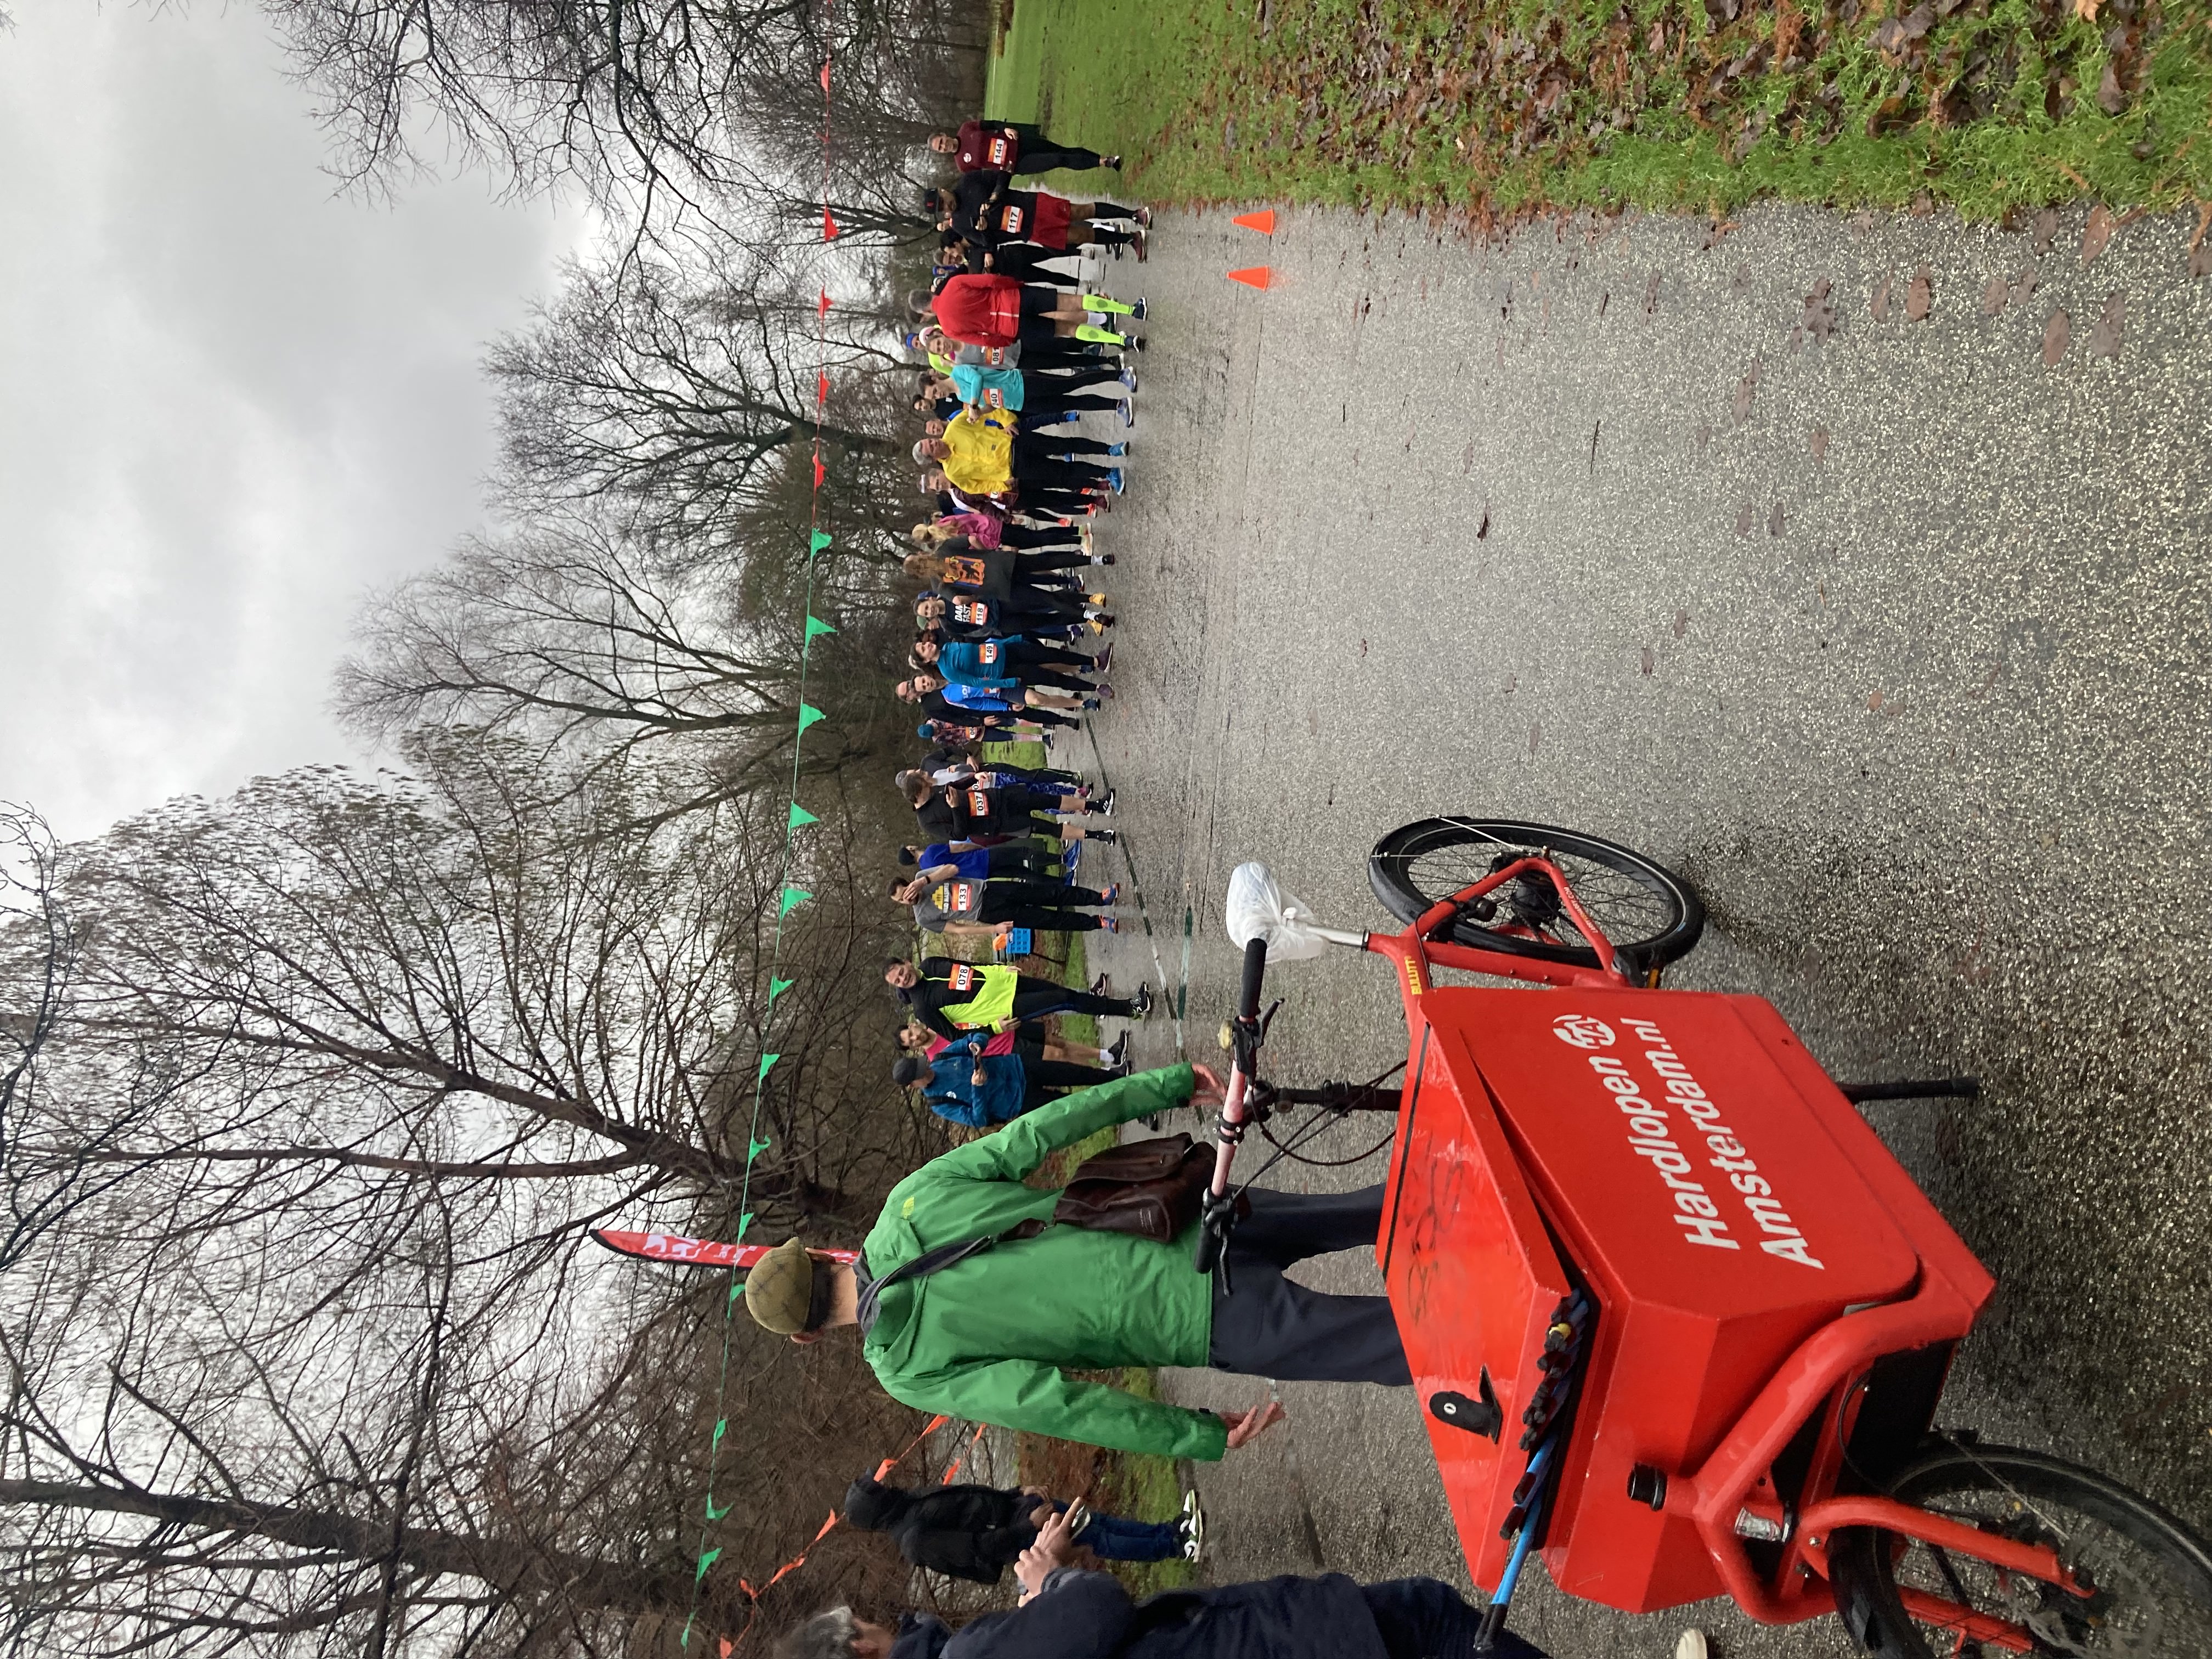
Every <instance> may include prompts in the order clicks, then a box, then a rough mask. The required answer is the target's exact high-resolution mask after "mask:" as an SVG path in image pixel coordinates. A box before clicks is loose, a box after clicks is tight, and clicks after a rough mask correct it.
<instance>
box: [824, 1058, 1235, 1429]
mask: <svg viewBox="0 0 2212 1659" xmlns="http://www.w3.org/2000/svg"><path fill="white" fill-rule="evenodd" d="M1191 1085H1192V1079H1191V1070H1190V1067H1189V1066H1169V1067H1168V1068H1166V1069H1165V1070H1164V1071H1158V1072H1144V1073H1139V1074H1138V1075H1137V1076H1135V1077H1127V1078H1116V1079H1114V1080H1113V1081H1111V1082H1109V1083H1102V1084H1100V1085H1097V1087H1096V1088H1091V1089H1082V1090H1079V1091H1076V1092H1075V1093H1073V1094H1070V1095H1064V1096H1062V1097H1060V1099H1058V1100H1054V1101H1050V1102H1048V1103H1046V1104H1044V1105H1042V1106H1040V1107H1038V1108H1037V1109H1036V1110H1035V1111H1033V1112H1030V1113H1028V1114H1026V1115H1024V1116H1021V1117H1018V1118H1016V1119H1015V1120H1014V1121H1012V1122H1011V1123H1009V1124H1007V1125H1006V1126H1005V1127H1002V1128H1000V1129H999V1130H997V1131H995V1132H994V1133H991V1134H988V1135H986V1136H984V1137H983V1139H981V1140H972V1141H970V1142H969V1143H968V1144H967V1145H966V1146H956V1147H955V1148H953V1150H952V1151H951V1152H947V1153H945V1155H944V1156H943V1157H941V1158H932V1159H931V1160H930V1161H929V1162H928V1163H927V1164H923V1165H922V1166H921V1169H919V1170H915V1172H914V1173H913V1174H912V1175H910V1176H908V1177H907V1178H906V1179H905V1180H904V1181H902V1182H899V1184H898V1185H897V1186H896V1187H894V1188H891V1194H890V1197H889V1198H888V1199H886V1200H884V1212H883V1214H882V1215H881V1216H880V1217H879V1218H878V1219H877V1222H876V1225H875V1229H874V1231H872V1232H870V1233H869V1235H868V1238H867V1243H866V1245H865V1246H863V1247H862V1250H861V1254H862V1255H864V1256H865V1257H866V1261H867V1267H868V1272H869V1273H871V1274H872V1276H874V1277H876V1278H878V1279H880V1278H881V1277H883V1276H884V1274H885V1273H889V1272H890V1270H891V1269H892V1268H894V1267H897V1266H899V1265H900V1264H901V1263H902V1262H906V1261H913V1260H914V1258H915V1257H916V1256H918V1255H921V1254H922V1253H923V1252H924V1251H925V1250H933V1249H936V1248H937V1247H938V1246H939V1245H940V1244H953V1243H959V1242H960V1241H962V1240H963V1239H969V1238H975V1237H981V1236H985V1235H993V1234H998V1233H1003V1232H1005V1231H1006V1230H1007V1229H1008V1228H1010V1227H1012V1226H1014V1225H1018V1223H1020V1222H1023V1221H1026V1220H1028V1219H1030V1218H1031V1217H1036V1218H1049V1217H1050V1216H1051V1214H1052V1209H1053V1206H1054V1203H1055V1202H1056V1201H1057V1200H1059V1197H1060V1194H1058V1193H1057V1192H1055V1191H1053V1190H1051V1189H1049V1188H1036V1187H1028V1186H1024V1185H1023V1184H1022V1177H1023V1176H1026V1175H1028V1174H1029V1173H1030V1171H1031V1170H1035V1169H1036V1167H1037V1165H1038V1164H1042V1163H1043V1162H1044V1160H1045V1158H1047V1157H1048V1155H1049V1154H1051V1153H1053V1152H1056V1151H1058V1150H1059V1149H1060V1147H1062V1146H1073V1145H1074V1144H1075V1143H1076V1142H1077V1141H1079V1140H1081V1139H1083V1138H1084V1137H1085V1135H1088V1134H1092V1133H1096V1132H1097V1131H1098V1130H1100V1129H1103V1128H1106V1127H1109V1125H1113V1124H1117V1123H1126V1122H1127V1121H1129V1120H1130V1119H1132V1118H1138V1117H1143V1116H1145V1115H1146V1114H1147V1113H1151V1112H1160V1111H1165V1110H1167V1109H1169V1108H1170V1107H1174V1106H1180V1105H1182V1104H1183V1103H1185V1102H1187V1101H1188V1100H1189V1098H1190V1094H1191ZM1196 1231H1197V1229H1196V1227H1195V1225H1194V1226H1193V1227H1192V1228H1190V1229H1189V1230H1188V1231H1186V1232H1185V1233H1184V1235H1183V1237H1181V1238H1179V1239H1177V1240H1176V1242H1175V1243H1172V1244H1155V1243H1152V1241H1151V1240H1149V1239H1143V1238H1133V1237H1129V1236H1128V1235H1127V1234H1123V1233H1105V1232H1094V1231H1090V1230H1089V1229H1086V1228H1082V1227H1069V1226H1065V1225H1062V1226H1054V1227H1049V1228H1048V1229H1046V1231H1044V1232H1042V1233H1041V1234H1039V1235H1038V1236H1037V1237H1035V1238H1029V1239H1022V1240H1018V1241H1015V1242H1012V1243H1005V1244H1000V1245H998V1246H996V1247H995V1248H994V1249H988V1250H985V1251H983V1252H982V1253H981V1255H973V1256H970V1257H969V1258H968V1259H967V1260H966V1261H960V1262H957V1263H955V1264H954V1265H953V1266H951V1267H945V1268H943V1269H940V1270H939V1272H937V1273H930V1274H927V1275H926V1276H924V1277H922V1278H920V1279H902V1280H901V1281H900V1282H899V1283H898V1284H896V1285H888V1286H886V1287H885V1288H884V1292H883V1296H882V1299H881V1302H880V1304H879V1308H878V1313H877V1316H876V1323H875V1327H874V1328H873V1329H872V1330H871V1331H870V1332H869V1333H868V1334H867V1337H866V1341H865V1342H864V1344H863V1346H862V1352H864V1353H866V1356H867V1359H868V1364H870V1365H872V1366H873V1367H874V1368H875V1373H876V1376H877V1379H878V1381H879V1382H881V1383H883V1385H884V1391H885V1392H886V1393H888V1394H889V1395H890V1396H891V1398H893V1399H894V1400H898V1401H904V1402H905V1403H906V1404H907V1405H909V1406H912V1407H915V1409H916V1410H917V1411H926V1412H944V1413H948V1414H950V1415H952V1416H956V1417H965V1418H969V1419H973V1420H975V1421H976V1422H981V1423H995V1424H998V1425H1001V1426H1002V1427H1006V1428H1010V1429H1026V1430H1028V1431H1030V1432H1031V1433H1035V1434H1049V1435H1056V1436H1058V1437H1060V1438H1061V1439H1063V1440H1080V1441H1085V1442H1087V1443H1090V1444H1091V1445H1094V1446H1111V1447H1115V1448H1116V1449H1120V1450H1122V1451H1142V1452H1158V1453H1159V1454H1160V1455H1163V1456H1166V1457H1196V1458H1203V1459H1206V1460H1207V1461H1209V1462H1211V1461H1212V1460H1215V1459H1218V1457H1219V1456H1220V1455H1221V1454H1222V1452H1223V1450H1224V1449H1225V1447H1226V1444H1227V1442H1228V1429H1227V1426H1226V1425H1225V1424H1224V1423H1223V1422H1222V1420H1221V1419H1219V1418H1218V1417H1216V1416H1214V1415H1213V1414H1212V1413H1211V1412H1200V1411H1191V1410H1188V1409H1187V1408H1185V1407H1181V1406H1168V1405H1163V1404H1161V1403H1160V1402H1158V1401H1152V1400H1140V1399H1139V1398H1138V1397H1137V1396H1136V1395H1133V1394H1128V1393H1126V1392H1124V1391H1123V1390H1121V1389H1114V1388H1109V1387H1107V1386H1106V1385H1105V1384H1103V1383H1084V1382H1079V1381H1077V1380H1076V1379H1075V1378H1073V1377H1072V1376H1069V1375H1068V1374H1067V1372H1068V1371H1069V1370H1104V1369H1107V1368H1109V1367H1111V1366H1116V1365H1204V1364H1206V1352H1207V1344H1208V1342H1209V1340H1210V1339H1211V1338H1212V1334H1213V1285H1212V1280H1211V1279H1208V1278H1207V1277H1206V1276H1205V1275H1204V1274H1202V1273H1197V1272H1194V1270H1193V1269H1192V1267H1191V1265H1190V1257H1191V1246H1192V1243H1193V1238H1194V1234H1195V1233H1196Z"/></svg>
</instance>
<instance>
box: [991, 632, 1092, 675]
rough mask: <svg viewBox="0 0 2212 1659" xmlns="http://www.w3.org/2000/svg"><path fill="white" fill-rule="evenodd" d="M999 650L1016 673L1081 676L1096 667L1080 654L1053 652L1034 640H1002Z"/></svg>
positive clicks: (1051, 648)
mask: <svg viewBox="0 0 2212 1659" xmlns="http://www.w3.org/2000/svg"><path fill="white" fill-rule="evenodd" d="M1000 652H1001V653H1002V654H1003V655H1004V657H1005V659H1006V665H1007V666H1008V667H1009V668H1012V669H1013V670H1014V671H1016V672H1017V673H1021V672H1022V671H1024V670H1030V669H1041V670H1043V671H1048V672H1050V671H1055V670H1057V671H1060V672H1064V673H1075V674H1082V673H1087V672H1088V671H1090V670H1091V669H1092V668H1093V667H1095V666H1097V665H1096V664H1095V663H1094V662H1092V660H1091V659H1090V658H1089V657H1086V656H1085V655H1083V654H1082V653H1080V652H1077V651H1059V650H1055V649H1054V648H1053V647H1051V646H1048V645H1039V644H1037V643H1036V641H1034V640H1002V641H1000ZM1024 678H1026V675H1024Z"/></svg>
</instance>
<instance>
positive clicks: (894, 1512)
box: [845, 1475, 1188, 1584]
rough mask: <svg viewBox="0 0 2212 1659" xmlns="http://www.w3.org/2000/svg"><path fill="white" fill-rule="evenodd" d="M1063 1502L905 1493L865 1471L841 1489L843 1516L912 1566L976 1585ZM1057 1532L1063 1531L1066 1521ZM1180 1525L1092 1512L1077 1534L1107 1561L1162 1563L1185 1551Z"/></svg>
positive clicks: (949, 1490)
mask: <svg viewBox="0 0 2212 1659" xmlns="http://www.w3.org/2000/svg"><path fill="white" fill-rule="evenodd" d="M1065 1509H1066V1505H1065V1504H1055V1503H1054V1501H1053V1500H1052V1498H1050V1497H1048V1495H1047V1494H1046V1493H1045V1492H1044V1491H1043V1490H1042V1488H1041V1487H1037V1486H1022V1487H1019V1488H1005V1487H999V1486H939V1487H938V1488H936V1489H935V1490H933V1491H930V1492H908V1490H906V1488H904V1487H903V1486H885V1485H884V1483H883V1482H882V1481H880V1480H872V1479H871V1478H869V1477H868V1476H866V1475H863V1476H861V1477H860V1479H859V1480H855V1481H854V1483H853V1484H852V1486H850V1487H848V1489H847V1491H846V1492H845V1521H846V1523H847V1524H848V1526H853V1527H857V1528H860V1530H861V1531H863V1532H887V1533H889V1534H890V1535H891V1539H892V1541H893V1542H895V1543H896V1544H897V1545H898V1547H899V1553H900V1554H901V1555H903V1556H904V1557H906V1559H908V1561H910V1562H912V1563H913V1564H914V1565H915V1566H917V1567H922V1568H925V1569H927V1571H931V1572H941V1573H945V1574H947V1575H949V1576H950V1577H954V1578H967V1579H971V1580H973V1581H974V1582H975V1583H978V1584H995V1583H998V1582H999V1580H1000V1578H1001V1577H1005V1575H1006V1569H1007V1568H1008V1567H1010V1566H1012V1565H1013V1564H1014V1562H1015V1561H1016V1560H1017V1559H1019V1557H1020V1555H1021V1553H1022V1552H1023V1551H1024V1550H1026V1549H1028V1548H1029V1547H1030V1546H1031V1545H1032V1544H1034V1543H1036V1541H1037V1532H1038V1528H1039V1527H1040V1526H1041V1525H1042V1524H1043V1523H1044V1522H1047V1521H1049V1520H1051V1519H1052V1518H1053V1517H1054V1516H1057V1515H1059V1514H1060V1513H1062V1512H1063V1511H1064V1510H1065ZM1062 1530H1063V1531H1064V1530H1066V1527H1065V1523H1063V1524H1062ZM1187 1535H1188V1534H1187V1533H1186V1530H1185V1526H1184V1523H1183V1522H1179V1521H1175V1522H1152V1521H1131V1520H1127V1519H1125V1518H1123V1517H1122V1516H1114V1515H1091V1516H1089V1517H1088V1520H1087V1522H1086V1523H1085V1526H1084V1527H1083V1528H1082V1530H1081V1531H1080V1532H1079V1533H1078V1534H1076V1538H1077V1541H1079V1542H1080V1543H1081V1544H1082V1545H1083V1546H1084V1547H1085V1548H1087V1549H1089V1550H1091V1552H1092V1553H1094V1554H1096V1555H1098V1556H1101V1557H1103V1559H1107V1560H1109V1561H1164V1560H1167V1559H1169V1558H1170V1557H1171V1556H1177V1555H1181V1554H1182V1553H1184V1542H1185V1540H1186V1537H1187Z"/></svg>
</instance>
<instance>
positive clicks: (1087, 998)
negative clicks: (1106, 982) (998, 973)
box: [1013, 985, 1136, 1019]
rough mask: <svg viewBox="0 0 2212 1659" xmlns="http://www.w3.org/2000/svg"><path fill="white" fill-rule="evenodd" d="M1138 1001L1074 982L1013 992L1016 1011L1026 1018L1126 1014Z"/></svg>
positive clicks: (1018, 1014)
mask: <svg viewBox="0 0 2212 1659" xmlns="http://www.w3.org/2000/svg"><path fill="white" fill-rule="evenodd" d="M1134 1012H1136V1005H1135V1004H1133V1003H1132V1002H1131V1001H1130V1000H1129V999H1128V998H1127V997H1102V996H1098V995H1096V994H1093V993H1091V992H1089V991H1079V990H1076V989H1075V988H1074V987H1073V986H1066V985H1047V986H1040V987H1037V988H1036V989H1035V990H1026V989H1024V990H1018V991H1016V992H1015V993H1014V1008H1013V1015H1014V1018H1016V1019H1027V1018H1030V1016H1032V1015H1035V1014H1055V1013H1066V1014H1109V1015H1116V1016H1119V1017H1120V1018H1124V1019H1126V1018H1128V1017H1129V1016H1130V1015H1131V1014H1133V1013H1134Z"/></svg>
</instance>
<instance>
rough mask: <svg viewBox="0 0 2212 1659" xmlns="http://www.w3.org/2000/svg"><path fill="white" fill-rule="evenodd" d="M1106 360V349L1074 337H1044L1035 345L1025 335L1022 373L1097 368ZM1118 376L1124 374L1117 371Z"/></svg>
mask: <svg viewBox="0 0 2212 1659" xmlns="http://www.w3.org/2000/svg"><path fill="white" fill-rule="evenodd" d="M1104 356H1105V349H1104V347H1103V346H1101V345H1098V344H1096V343H1092V342H1091V341H1089V340H1079V339H1077V338H1076V337H1074V336H1073V334H1044V335H1041V336H1040V337H1038V338H1037V339H1036V340H1035V341H1032V340H1031V339H1030V337H1029V334H1028V332H1027V331H1026V330H1024V333H1023V335H1022V373H1023V374H1024V376H1026V375H1027V374H1029V372H1030V370H1031V369H1033V368H1097V367H1098V365H1099V362H1100V361H1101V360H1102V359H1103V358H1104ZM1114 372H1115V374H1120V373H1121V370H1120V369H1119V368H1115V371H1114Z"/></svg>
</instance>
